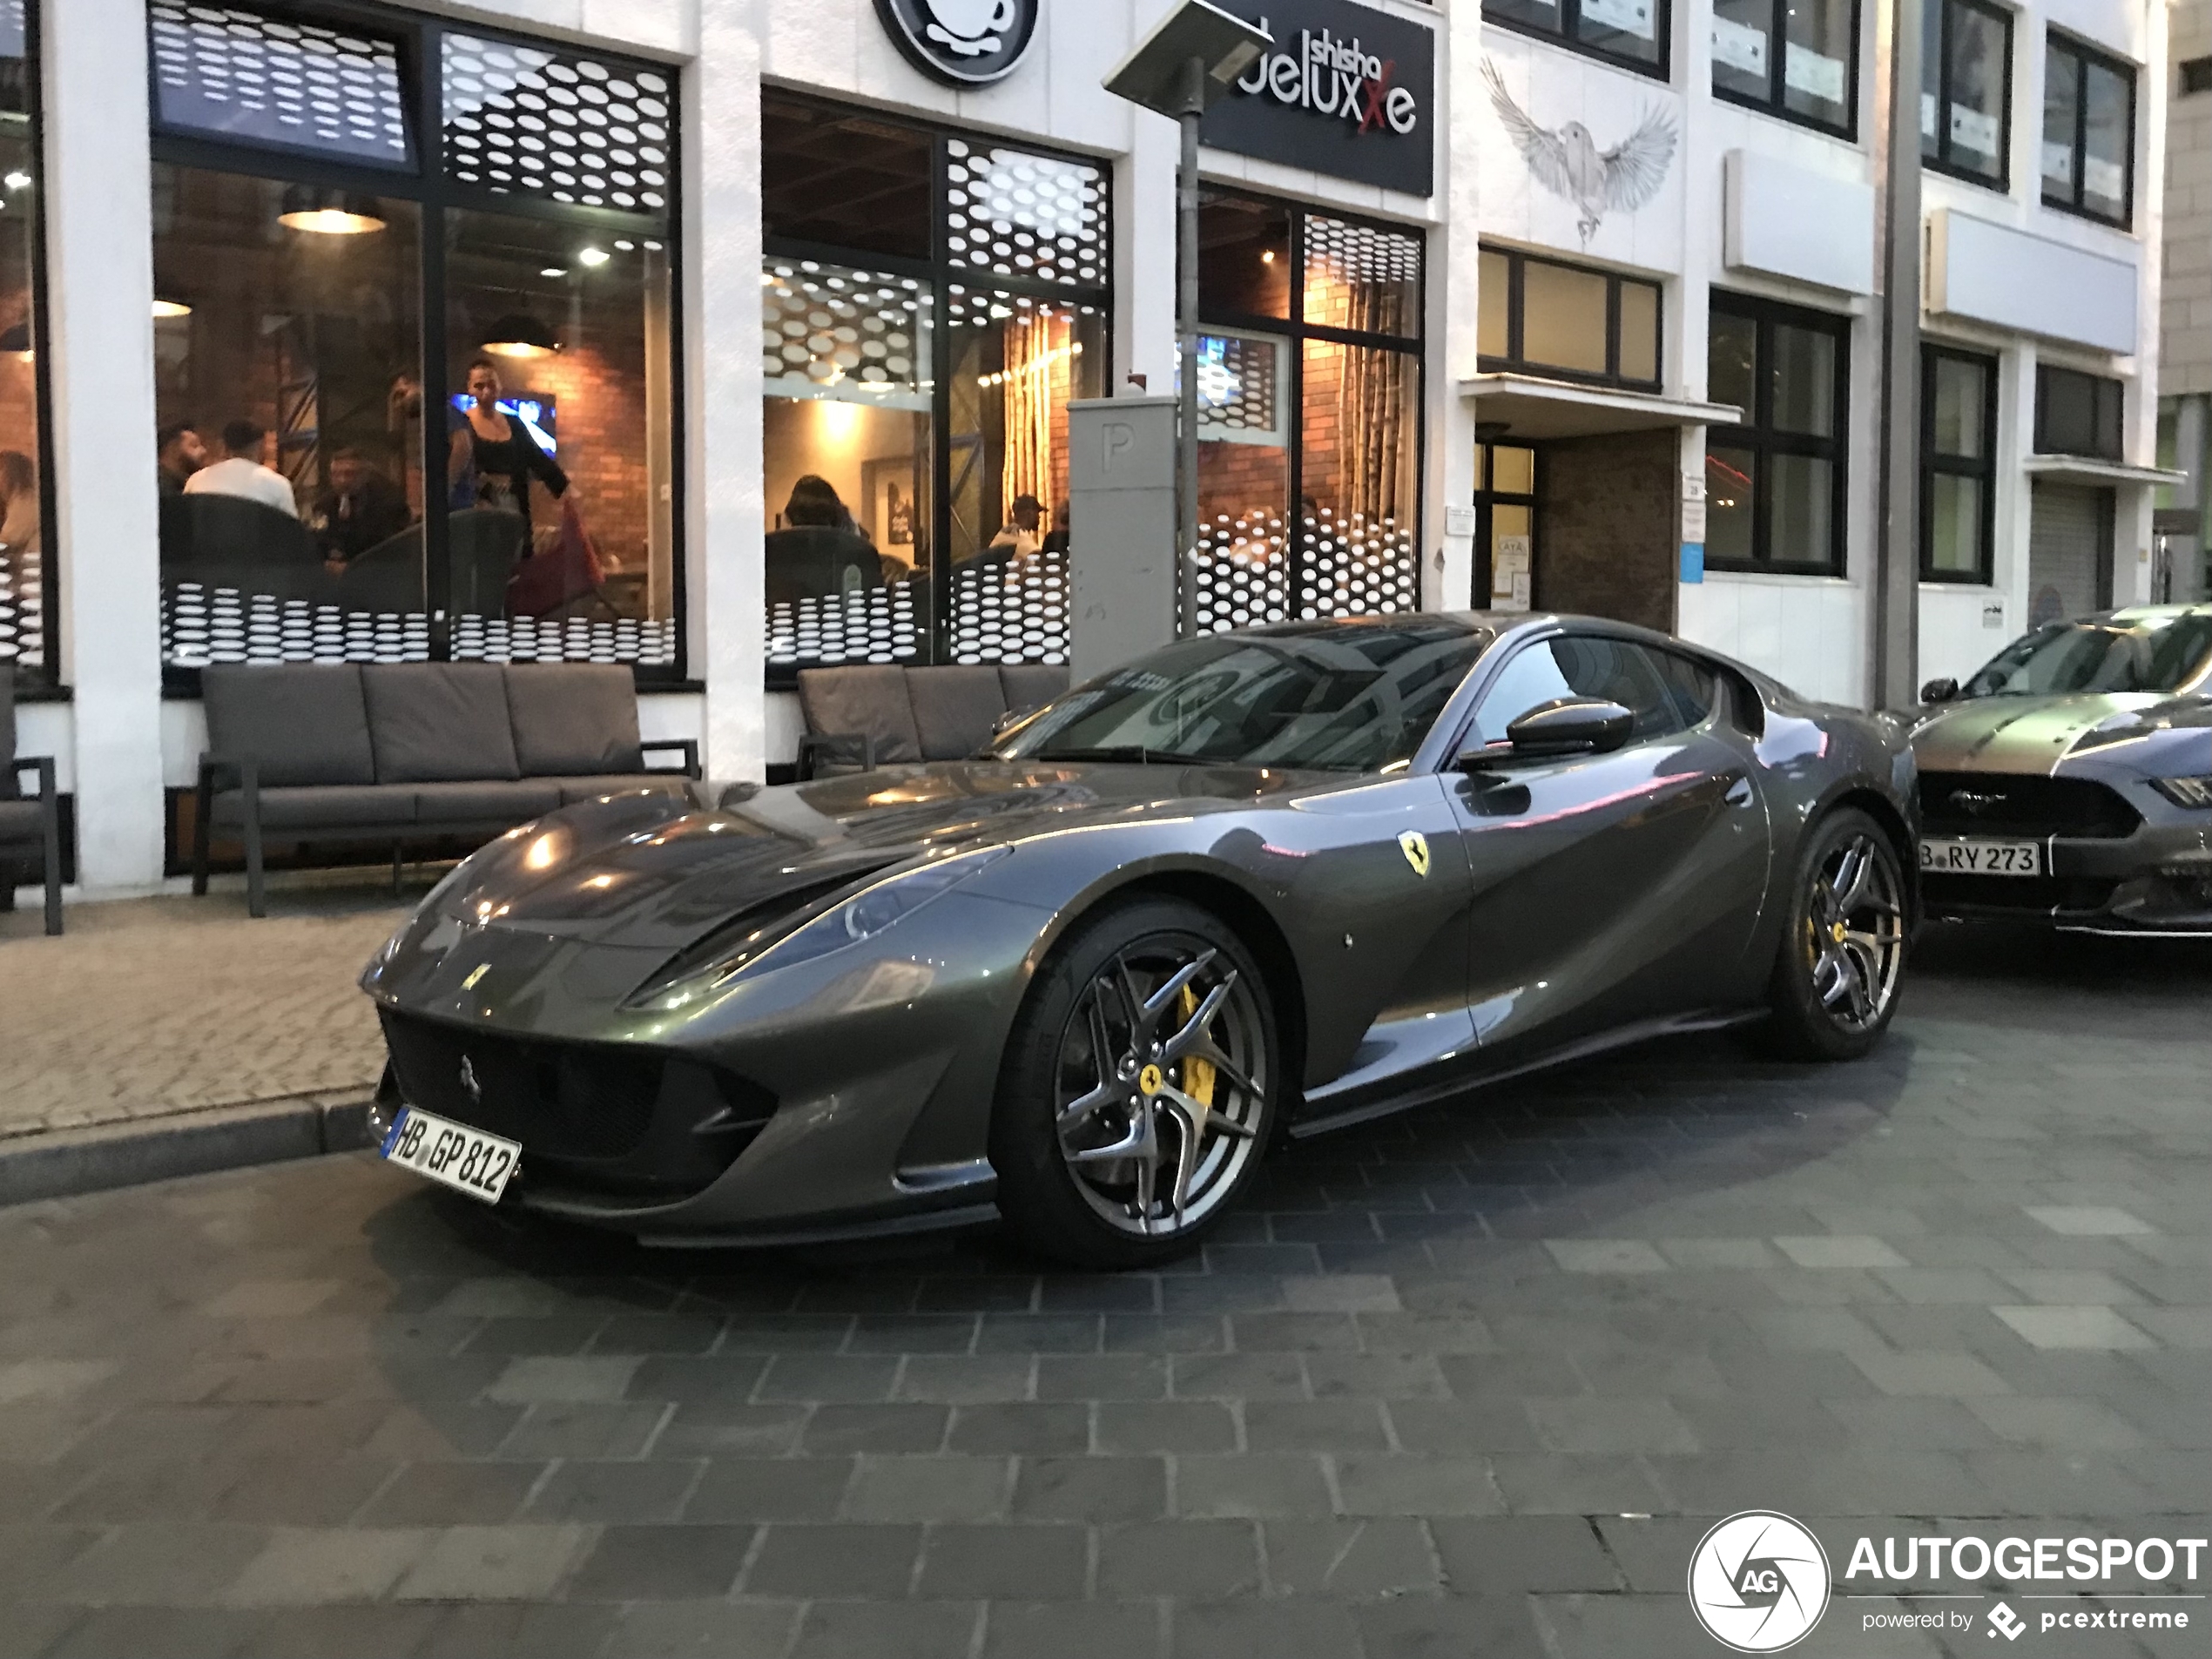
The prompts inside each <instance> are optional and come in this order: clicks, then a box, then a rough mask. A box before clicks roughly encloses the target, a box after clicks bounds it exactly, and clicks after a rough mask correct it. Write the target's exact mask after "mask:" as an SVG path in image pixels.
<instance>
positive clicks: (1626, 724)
mask: <svg viewBox="0 0 2212 1659" xmlns="http://www.w3.org/2000/svg"><path fill="white" fill-rule="evenodd" d="M1633 730H1635V715H1633V714H1631V713H1630V712H1629V711H1628V710H1627V709H1624V708H1622V706H1621V705H1619V704H1618V703H1615V702H1613V701H1612V700H1611V699H1609V698H1602V697H1560V698H1553V699H1552V700H1551V701H1550V702H1548V703H1539V704H1538V705H1536V706H1535V707H1534V708H1533V709H1530V710H1529V711H1527V713H1525V714H1523V715H1522V716H1521V718H1519V719H1517V720H1515V721H1514V723H1513V724H1512V725H1509V726H1507V728H1506V740H1505V742H1504V744H1502V745H1490V746H1487V747H1484V748H1478V749H1470V750H1468V751H1467V752H1466V753H1464V754H1462V755H1461V756H1460V765H1462V766H1468V765H1493V766H1494V765H1497V764H1498V763H1499V761H1501V759H1502V760H1548V759H1557V758H1559V757H1561V756H1564V755H1578V754H1604V753H1606V752H1608V751H1609V750H1614V749H1617V748H1619V747H1620V746H1621V745H1622V744H1624V743H1626V742H1627V741H1628V740H1629V732H1632V731H1633Z"/></svg>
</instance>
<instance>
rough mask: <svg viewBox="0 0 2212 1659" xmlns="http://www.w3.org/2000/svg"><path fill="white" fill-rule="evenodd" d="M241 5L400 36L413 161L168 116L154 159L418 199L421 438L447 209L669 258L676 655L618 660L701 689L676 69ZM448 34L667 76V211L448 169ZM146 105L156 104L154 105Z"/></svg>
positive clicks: (675, 684) (305, 0)
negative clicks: (637, 245)
mask: <svg viewBox="0 0 2212 1659" xmlns="http://www.w3.org/2000/svg"><path fill="white" fill-rule="evenodd" d="M241 3H244V4H246V5H247V6H248V7H249V8H250V9H251V10H253V11H254V12H256V13H257V14H259V15H260V16H263V17H273V18H276V19H279V20H281V21H297V22H302V23H317V24H326V25H327V24H333V23H335V24H340V25H341V26H343V25H346V24H352V25H354V26H355V27H358V28H361V29H363V30H369V31H372V32H374V33H377V34H380V35H384V36H394V37H398V39H399V42H400V56H401V62H400V74H401V90H402V91H403V92H405V93H406V94H407V95H408V98H409V100H410V113H411V115H412V118H413V119H414V122H415V135H414V136H415V165H414V166H413V168H412V169H411V170H410V169H407V168H395V167H393V166H390V165H379V164H375V163H370V162H364V161H357V160H349V159H346V158H339V157H335V156H332V155H330V154H328V153H327V152H320V151H314V150H305V149H301V148H300V147H298V146H296V145H277V144H268V143H264V142H260V141H259V140H254V139H236V138H216V137H213V136H211V135H209V134H206V133H204V132H199V131H197V130H194V129H190V128H180V127H175V126H170V125H164V124H162V123H161V122H159V121H158V120H157V121H155V122H154V123H153V125H152V134H151V138H152V160H153V161H154V162H155V163H156V164H158V165H170V166H174V167H184V168H191V169H195V170H198V171H200V172H219V173H228V174H232V175H233V176H236V177H243V178H250V179H265V180H273V181H275V182H277V183H279V184H286V185H309V186H314V187H320V188H324V189H332V190H340V191H361V192H364V193H367V194H369V195H381V196H389V197H392V198H395V199H405V200H408V201H411V202H413V203H415V205H416V206H417V207H418V208H419V210H420V213H421V221H420V223H421V228H420V232H419V234H420V237H421V247H420V249H419V252H418V256H417V257H418V266H417V268H418V271H419V273H420V274H421V288H420V290H419V292H418V295H417V304H418V307H419V308H420V322H419V328H420V339H421V380H422V408H423V409H424V411H425V416H424V422H423V430H424V432H425V433H426V434H427V433H428V431H429V419H430V417H429V414H428V412H429V411H431V410H435V409H439V408H448V407H449V406H450V404H451V401H452V395H453V394H454V393H455V391H457V390H459V389H460V388H457V387H455V386H454V385H453V384H451V383H450V377H449V375H448V370H447V367H446V366H447V363H448V360H449V354H448V341H447V339H446V315H447V308H448V303H449V300H450V294H449V293H448V287H447V283H446V273H445V265H446V259H445V253H446V236H447V216H448V214H449V213H452V212H481V213H492V214H498V215H502V216H505V217H508V218H519V219H543V220H547V221H550V222H552V223H556V224H563V225H573V226H577V227H578V228H580V229H587V230H598V231H602V232H604V233H608V234H610V235H619V236H628V237H634V238H641V239H642V238H650V239H653V240H655V241H658V242H661V243H662V244H663V245H664V248H665V251H666V253H667V255H668V281H669V305H668V331H669V339H668V357H669V361H668V381H669V391H668V396H669V412H668V422H669V478H668V488H669V541H670V558H669V604H670V612H671V621H672V623H673V624H674V626H673V629H672V633H673V637H674V640H675V660H674V662H672V663H630V664H624V665H625V666H627V667H628V668H629V669H630V670H631V676H632V678H633V679H634V680H635V681H636V683H637V686H638V688H639V689H640V690H644V689H648V688H651V689H656V690H663V691H671V690H697V689H698V682H697V681H694V680H692V679H691V678H690V662H691V638H690V635H691V595H690V582H689V575H690V572H689V564H690V561H689V558H688V557H687V552H688V547H689V543H688V542H687V539H686V535H685V497H686V495H687V466H686V455H687V451H688V449H689V447H690V445H689V438H688V435H687V421H686V420H685V403H686V388H685V380H686V376H685V335H686V317H685V305H684V294H685V282H686V279H687V273H686V272H685V266H684V260H683V247H684V233H685V226H684V171H683V152H684V142H683V140H684V133H683V129H682V120H683V109H684V102H685V100H684V97H683V88H682V85H681V80H682V75H683V71H681V70H679V69H678V68H677V67H675V66H674V65H671V64H662V63H656V62H654V61H652V60H651V59H649V58H643V57H634V56H631V55H629V54H625V53H622V52H609V51H602V50H600V49H599V48H598V47H597V46H592V47H589V48H577V47H575V46H573V45H572V44H570V43H569V42H567V41H564V40H562V39H559V38H557V37H551V36H545V37H539V36H533V35H530V34H529V33H526V32H523V31H518V30H513V29H508V28H502V27H499V26H497V25H494V24H482V23H478V22H477V21H475V19H473V18H469V19H462V18H457V17H444V16H442V15H435V14H431V13H424V12H414V11H403V10H399V9H398V8H396V7H392V6H385V5H378V4H373V3H363V0H241ZM148 26H150V24H149V25H148ZM448 33H451V34H460V35H466V36H468V37H470V38H472V39H477V40H486V41H491V42H494V43H496V44H502V45H511V46H518V47H524V48H536V49H537V50H541V51H586V52H588V53H589V55H590V57H591V58H592V59H593V60H594V61H596V62H599V63H604V64H610V65H622V66H624V67H635V68H637V69H640V70H645V71H651V73H653V74H657V75H662V76H665V77H667V78H669V80H670V82H671V97H670V99H669V105H670V111H669V129H670V139H669V144H668V161H667V164H666V165H667V172H668V183H667V185H666V186H665V191H664V193H665V194H666V197H667V199H668V206H667V207H666V208H665V210H664V212H662V213H658V214H656V213H651V212H629V211H626V210H624V209H621V208H605V207H585V206H571V205H570V204H568V203H565V202H555V201H550V200H546V199H542V198H540V197H537V196H536V195H533V194H530V193H529V192H522V191H496V190H489V189H486V188H484V187H483V186H482V185H471V184H466V183H463V182H462V181H461V180H459V179H454V178H451V177H450V176H448V172H447V170H446V156H445V150H446V145H445V101H444V64H445V37H446V36H447V35H448ZM157 73H158V71H157V70H156V67H155V65H154V64H153V62H152V54H151V53H149V54H148V62H147V66H146V75H147V96H148V98H150V99H155V100H158V86H157V84H156V79H155V77H156V75H157ZM152 107H153V108H157V109H158V107H159V106H158V101H157V102H155V103H154V104H153V105H152ZM149 252H151V249H149ZM436 460H437V457H436V456H435V455H426V456H425V460H424V465H425V468H426V476H428V475H429V473H428V470H427V469H428V468H429V467H430V466H431V465H433V464H434V463H435V462H436ZM422 539H423V581H424V591H425V599H426V602H427V603H426V608H427V609H428V611H429V634H430V642H429V651H428V658H427V659H426V660H428V661H430V662H434V663H442V662H450V661H454V660H455V658H454V657H453V655H452V623H451V618H450V617H449V616H448V613H447V608H446V607H445V606H443V605H442V604H438V603H437V602H436V600H435V596H438V595H442V594H444V593H446V592H447V591H448V586H449V584H450V583H451V581H452V558H451V547H450V538H449V536H448V523H447V515H446V514H444V513H442V512H427V511H426V512H425V513H424V514H423V516H422ZM161 674H162V687H163V692H164V695H165V696H179V697H187V698H193V697H198V696H199V670H198V669H197V668H185V667H177V666H173V665H172V664H168V663H166V662H165V663H164V664H162V669H161Z"/></svg>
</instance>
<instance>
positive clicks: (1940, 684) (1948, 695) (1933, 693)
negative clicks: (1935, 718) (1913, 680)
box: [1920, 675, 1959, 703]
mask: <svg viewBox="0 0 2212 1659" xmlns="http://www.w3.org/2000/svg"><path fill="white" fill-rule="evenodd" d="M1958 695H1959V682H1958V681H1957V680H1954V679H1952V678H1949V677H1948V676H1947V675H1946V677H1945V678H1941V679H1932V680H1930V681H1929V682H1928V683H1927V684H1926V685H1923V686H1922V687H1921V688H1920V701H1922V702H1923V703H1948V702H1951V701H1952V700H1953V699H1954V698H1957V697H1958Z"/></svg>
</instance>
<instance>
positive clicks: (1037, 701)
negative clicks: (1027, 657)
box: [999, 663, 1068, 714]
mask: <svg viewBox="0 0 2212 1659" xmlns="http://www.w3.org/2000/svg"><path fill="white" fill-rule="evenodd" d="M999 684H1000V685H1001V686H1002V687H1004V688H1005V691H1006V706H1007V707H1008V709H1009V710H1011V711H1013V712H1014V713H1015V714H1027V713H1028V711H1030V710H1031V709H1041V708H1042V707H1043V706H1044V705H1046V704H1048V703H1049V702H1051V701H1052V699H1053V698H1055V697H1058V696H1059V695H1060V694H1061V693H1062V692H1063V691H1066V690H1067V689H1068V669H1067V665H1066V664H1064V663H1063V664H1053V663H1007V664H1001V667H1000V669H999Z"/></svg>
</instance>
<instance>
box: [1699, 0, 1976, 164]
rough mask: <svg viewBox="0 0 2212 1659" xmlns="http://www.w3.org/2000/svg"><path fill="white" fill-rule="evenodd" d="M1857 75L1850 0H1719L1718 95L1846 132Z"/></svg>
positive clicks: (1715, 48)
mask: <svg viewBox="0 0 2212 1659" xmlns="http://www.w3.org/2000/svg"><path fill="white" fill-rule="evenodd" d="M1932 3H1935V0H1932ZM1777 40H1779V41H1780V42H1781V43H1782V45H1781V50H1780V51H1777V50H1776V49H1775V43H1776V41H1777ZM1857 87H1858V8H1857V7H1856V6H1855V5H1854V4H1852V3H1851V0H1714V5H1713V91H1715V92H1716V93H1718V94H1719V95H1720V96H1721V97H1723V98H1727V99H1729V100H1730V102H1732V103H1737V104H1748V105H1750V106H1751V107H1753V108H1754V109H1763V110H1767V111H1771V112H1772V113H1774V114H1776V115H1779V116H1781V117H1783V118H1785V119H1787V120H1792V121H1799V122H1803V123H1804V125H1807V126H1816V127H1821V128H1824V129H1825V130H1826V131H1828V132H1837V133H1840V134H1842V135H1843V136H1844V137H1845V138H1849V137H1851V133H1852V130H1853V112H1854V105H1853V100H1854V97H1855V94H1856V91H1857Z"/></svg>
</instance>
